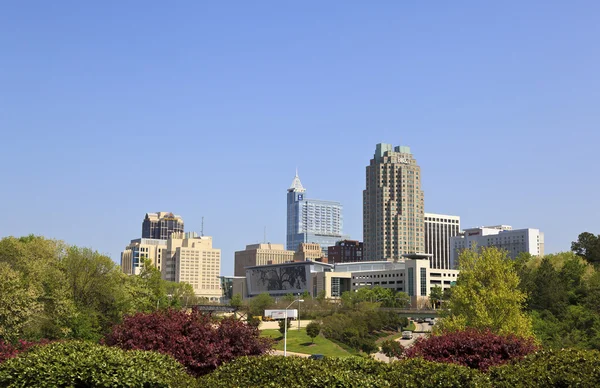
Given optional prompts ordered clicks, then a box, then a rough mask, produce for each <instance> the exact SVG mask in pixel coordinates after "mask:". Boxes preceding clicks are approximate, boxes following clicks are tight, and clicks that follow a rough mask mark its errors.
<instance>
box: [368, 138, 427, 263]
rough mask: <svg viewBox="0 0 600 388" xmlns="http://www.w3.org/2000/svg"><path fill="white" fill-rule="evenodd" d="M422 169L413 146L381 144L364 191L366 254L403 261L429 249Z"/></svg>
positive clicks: (369, 259) (376, 258) (376, 151)
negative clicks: (402, 259)
mask: <svg viewBox="0 0 600 388" xmlns="http://www.w3.org/2000/svg"><path fill="white" fill-rule="evenodd" d="M423 209H424V193H423V190H422V189H421V168H420V167H419V165H418V164H417V161H416V160H415V158H414V157H413V155H412V153H411V152H410V148H409V147H405V146H399V147H395V148H393V147H392V145H391V144H384V143H381V144H377V146H376V149H375V155H374V156H373V159H371V161H370V163H369V166H367V168H366V189H365V190H364V191H363V238H364V257H365V260H368V261H377V260H399V259H400V258H401V257H402V255H404V254H406V253H423V252H424V251H425V232H424V219H423V218H424V210H423Z"/></svg>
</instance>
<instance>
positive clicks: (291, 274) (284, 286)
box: [247, 264, 309, 294]
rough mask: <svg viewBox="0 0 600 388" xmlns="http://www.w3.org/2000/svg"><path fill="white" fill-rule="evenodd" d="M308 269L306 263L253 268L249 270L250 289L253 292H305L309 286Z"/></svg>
mask: <svg viewBox="0 0 600 388" xmlns="http://www.w3.org/2000/svg"><path fill="white" fill-rule="evenodd" d="M307 271H309V266H307V265H304V264H301V265H286V266H283V267H279V266H277V267H273V268H256V269H251V270H248V272H247V275H248V277H247V279H248V289H249V292H250V293H251V294H259V293H262V292H268V293H281V292H282V291H285V293H293V292H303V291H304V290H306V289H307V286H308V285H307Z"/></svg>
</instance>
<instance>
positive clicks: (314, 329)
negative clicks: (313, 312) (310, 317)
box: [306, 321, 321, 343]
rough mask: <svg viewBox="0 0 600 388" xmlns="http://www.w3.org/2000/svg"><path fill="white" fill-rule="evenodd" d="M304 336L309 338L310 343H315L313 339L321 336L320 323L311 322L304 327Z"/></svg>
mask: <svg viewBox="0 0 600 388" xmlns="http://www.w3.org/2000/svg"><path fill="white" fill-rule="evenodd" d="M306 334H307V335H308V336H309V337H310V338H311V340H312V342H313V343H314V342H315V338H316V337H317V336H318V335H319V334H321V323H320V322H317V321H312V322H310V323H309V324H308V325H306Z"/></svg>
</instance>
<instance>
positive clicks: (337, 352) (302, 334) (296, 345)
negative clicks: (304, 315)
mask: <svg viewBox="0 0 600 388" xmlns="http://www.w3.org/2000/svg"><path fill="white" fill-rule="evenodd" d="M261 336H263V337H269V338H274V339H275V340H277V342H276V343H275V345H274V346H273V348H274V349H277V350H283V336H282V335H281V333H280V332H279V330H276V329H273V330H262V331H261ZM311 341H312V340H311V338H310V337H309V336H308V335H307V334H306V329H304V328H303V329H301V330H300V331H298V330H296V329H290V330H288V332H287V350H288V351H289V352H297V353H304V354H322V355H324V356H327V357H347V356H351V354H350V353H349V352H347V351H346V350H344V349H342V347H340V346H339V345H337V344H335V343H333V342H332V341H330V340H328V339H327V338H325V337H323V336H322V335H319V336H318V337H316V338H315V343H314V345H313V344H312V342H311Z"/></svg>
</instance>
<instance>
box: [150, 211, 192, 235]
mask: <svg viewBox="0 0 600 388" xmlns="http://www.w3.org/2000/svg"><path fill="white" fill-rule="evenodd" d="M176 232H180V233H183V232H184V228H183V219H182V218H181V217H179V216H176V215H174V214H173V213H166V212H161V213H147V214H146V217H145V218H144V221H143V222H142V238H153V239H158V240H167V239H168V238H169V236H170V235H171V233H176Z"/></svg>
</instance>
